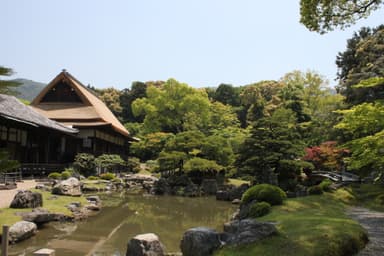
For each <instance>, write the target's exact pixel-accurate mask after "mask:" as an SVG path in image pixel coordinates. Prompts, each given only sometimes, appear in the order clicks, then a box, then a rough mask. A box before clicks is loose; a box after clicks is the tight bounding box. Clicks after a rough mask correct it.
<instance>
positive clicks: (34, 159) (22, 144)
mask: <svg viewBox="0 0 384 256" xmlns="http://www.w3.org/2000/svg"><path fill="white" fill-rule="evenodd" d="M78 132H79V131H78V130H77V129H74V128H70V127H67V126H64V125H62V124H60V123H58V122H55V121H53V120H50V119H49V118H47V117H45V116H44V115H41V114H39V113H38V112H36V111H34V110H33V109H32V108H31V107H30V106H27V105H25V104H23V103H22V102H20V101H19V100H18V99H17V98H15V97H14V96H9V95H3V94H0V149H5V150H6V151H7V152H8V153H9V156H10V158H11V159H14V160H18V161H19V162H20V163H21V164H26V165H28V166H29V167H26V166H24V167H25V168H28V169H35V168H37V169H40V170H42V168H43V169H44V168H47V167H48V166H50V167H54V166H55V167H59V166H60V168H62V166H63V163H68V162H70V161H71V160H73V159H71V157H72V155H70V154H68V152H67V150H66V149H67V148H68V147H70V146H71V144H73V143H75V141H76V135H77V134H78ZM37 169H36V170H37ZM54 169H56V168H54Z"/></svg>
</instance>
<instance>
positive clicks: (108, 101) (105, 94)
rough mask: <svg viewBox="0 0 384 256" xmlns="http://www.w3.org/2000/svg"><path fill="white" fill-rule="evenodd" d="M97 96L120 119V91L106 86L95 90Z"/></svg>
mask: <svg viewBox="0 0 384 256" xmlns="http://www.w3.org/2000/svg"><path fill="white" fill-rule="evenodd" d="M97 92H98V95H99V98H100V99H101V100H102V101H103V102H104V103H105V105H107V107H108V108H109V109H110V110H111V111H112V113H113V114H114V115H115V116H117V117H118V118H119V119H121V116H120V114H121V111H122V108H121V105H120V95H121V92H120V91H119V90H117V89H115V88H112V87H110V88H106V89H98V90H97Z"/></svg>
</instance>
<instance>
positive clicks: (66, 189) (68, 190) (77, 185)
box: [52, 177, 81, 196]
mask: <svg viewBox="0 0 384 256" xmlns="http://www.w3.org/2000/svg"><path fill="white" fill-rule="evenodd" d="M52 194H56V195H67V196H81V182H80V181H79V180H78V179H76V178H74V177H71V178H69V179H66V180H63V181H61V182H59V183H58V184H56V185H55V186H54V187H53V189H52Z"/></svg>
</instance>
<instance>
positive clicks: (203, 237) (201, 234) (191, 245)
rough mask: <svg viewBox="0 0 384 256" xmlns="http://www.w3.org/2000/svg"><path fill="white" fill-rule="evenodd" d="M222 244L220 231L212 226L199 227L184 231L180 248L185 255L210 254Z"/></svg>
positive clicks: (201, 255) (202, 255)
mask: <svg viewBox="0 0 384 256" xmlns="http://www.w3.org/2000/svg"><path fill="white" fill-rule="evenodd" d="M222 245H223V242H222V241H221V235H220V234H219V233H217V232H216V231H215V230H213V229H210V228H204V227H198V228H191V229H189V230H187V231H186V232H185V233H184V235H183V238H182V240H181V243H180V249H181V252H182V253H183V255H184V256H208V255H212V254H213V252H214V251H215V250H217V249H218V248H220V247H221V246H222Z"/></svg>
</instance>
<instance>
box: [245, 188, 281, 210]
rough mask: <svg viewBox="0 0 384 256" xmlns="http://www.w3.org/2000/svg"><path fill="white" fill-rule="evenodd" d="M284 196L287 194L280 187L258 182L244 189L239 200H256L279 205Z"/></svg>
mask: <svg viewBox="0 0 384 256" xmlns="http://www.w3.org/2000/svg"><path fill="white" fill-rule="evenodd" d="M285 198H287V195H286V194H285V192H284V191H283V190H281V188H279V187H277V186H274V185H270V184H258V185H255V186H253V187H250V188H249V189H248V190H247V191H245V192H244V194H243V197H242V199H241V200H242V202H243V203H248V202H251V201H253V200H256V201H258V202H267V203H269V204H271V205H280V204H282V203H283V200H284V199H285Z"/></svg>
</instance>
